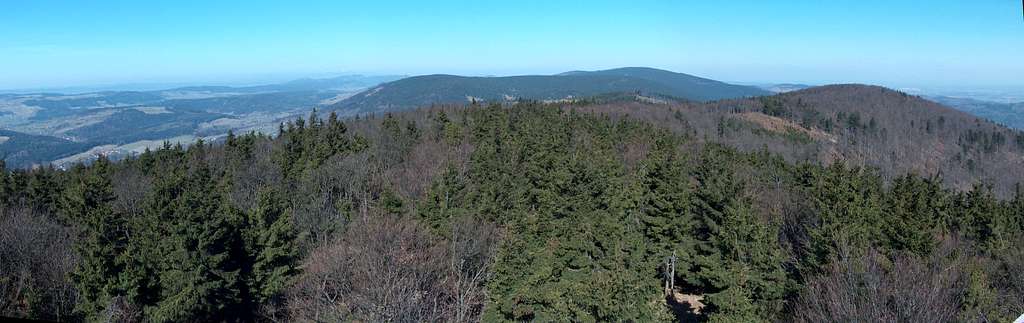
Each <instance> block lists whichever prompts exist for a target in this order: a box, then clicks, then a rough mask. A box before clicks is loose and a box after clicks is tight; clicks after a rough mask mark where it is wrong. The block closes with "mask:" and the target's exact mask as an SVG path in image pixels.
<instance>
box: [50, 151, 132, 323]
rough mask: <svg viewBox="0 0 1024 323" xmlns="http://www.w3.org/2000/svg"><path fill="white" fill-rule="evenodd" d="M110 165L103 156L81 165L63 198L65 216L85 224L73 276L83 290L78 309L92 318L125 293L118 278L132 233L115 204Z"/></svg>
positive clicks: (77, 168) (77, 248)
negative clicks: (123, 255)
mask: <svg viewBox="0 0 1024 323" xmlns="http://www.w3.org/2000/svg"><path fill="white" fill-rule="evenodd" d="M110 168H111V165H110V162H109V161H108V160H107V158H106V157H103V156H100V158H99V159H98V160H97V161H96V162H95V163H94V164H93V165H92V166H91V167H90V168H88V169H86V168H85V167H84V166H81V165H79V166H77V167H76V170H75V176H74V177H73V178H72V180H71V182H70V183H69V185H68V187H67V188H66V189H65V191H64V193H63V194H62V195H61V199H60V210H61V213H62V214H63V217H64V218H65V219H67V220H68V221H72V222H74V223H77V224H78V225H79V227H80V228H81V233H80V234H81V236H80V238H79V241H78V243H77V244H76V246H75V249H76V251H77V253H78V255H79V257H80V261H79V262H78V265H77V266H76V268H75V271H74V272H73V273H72V280H73V281H74V282H75V287H76V289H77V290H78V293H79V302H78V304H77V306H76V310H77V311H78V312H80V313H82V314H83V315H84V316H85V317H86V318H87V319H89V320H97V319H99V317H98V316H97V315H99V314H100V313H101V312H102V311H103V310H104V309H105V308H106V307H107V306H108V305H109V304H110V302H111V300H112V298H113V297H115V296H117V295H121V294H122V293H123V291H122V290H121V289H120V286H119V282H118V281H119V279H120V274H121V271H122V269H123V267H124V264H123V263H122V262H121V259H120V258H121V255H122V254H123V253H124V250H125V248H126V244H127V239H128V237H127V232H126V229H127V228H126V221H125V218H124V217H123V216H122V215H121V214H117V213H116V212H114V209H113V208H112V207H111V203H112V202H113V201H114V199H115V196H114V192H113V185H112V184H111V182H110V178H109V177H110Z"/></svg>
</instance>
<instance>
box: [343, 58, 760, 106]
mask: <svg viewBox="0 0 1024 323" xmlns="http://www.w3.org/2000/svg"><path fill="white" fill-rule="evenodd" d="M614 92H631V93H632V92H641V93H645V94H648V95H654V96H668V97H669V98H675V99H683V100H693V101H707V100H717V99H724V98H740V97H746V96H757V95H766V94H768V92H766V91H764V90H761V89H758V88H755V87H750V86H741V85H732V84H727V83H723V82H719V81H714V80H709V79H704V78H699V77H695V76H692V75H687V74H682V73H674V72H669V71H664V70H658V69H653V68H639V67H632V68H619V69H612V70H604V71H594V72H567V73H562V74H558V75H531V76H509V77H465V76H455V75H425V76H416V77H410V78H406V79H402V80H398V81H394V82H390V83H384V84H381V85H379V86H376V87H373V88H370V89H368V90H366V91H364V92H362V93H359V94H357V95H355V96H352V97H350V98H348V99H346V100H343V101H341V102H339V103H337V104H335V105H334V106H332V107H331V108H332V109H337V110H344V111H357V112H363V113H366V112H383V111H397V110H408V109H412V108H417V107H423V106H429V105H431V104H468V103H470V102H472V101H474V100H475V101H487V102H507V101H515V100H519V99H530V100H549V101H558V100H573V99H581V98H587V97H591V96H595V95H600V94H605V93H614Z"/></svg>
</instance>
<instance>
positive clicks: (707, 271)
mask: <svg viewBox="0 0 1024 323" xmlns="http://www.w3.org/2000/svg"><path fill="white" fill-rule="evenodd" d="M738 158H739V156H738V155H737V154H736V153H734V152H732V151H730V150H728V149H725V148H722V147H718V146H713V145H712V146H709V147H708V148H705V150H704V151H703V152H702V155H701V160H700V161H699V163H698V165H697V166H696V169H695V171H694V178H695V179H696V180H697V185H698V186H697V189H696V190H695V192H694V198H693V203H694V205H693V211H694V217H695V220H696V222H697V225H696V230H695V231H694V236H695V238H696V240H697V241H696V244H697V250H696V257H695V259H694V262H695V264H694V271H693V272H692V273H691V274H692V275H690V277H688V278H689V279H688V282H690V283H691V284H692V285H693V286H696V287H697V288H698V289H700V291H702V292H703V293H704V294H705V295H706V304H707V308H706V309H705V312H704V314H705V315H707V316H708V319H709V320H711V321H717V322H750V321H770V320H772V319H773V317H772V316H771V315H774V314H775V313H778V312H779V311H780V310H781V306H782V300H783V297H784V296H785V295H786V293H787V287H788V278H787V276H786V272H785V271H784V270H783V268H782V262H783V254H782V250H781V249H780V247H779V244H778V240H777V236H778V229H777V228H776V227H775V226H774V225H772V224H769V223H764V222H762V220H760V219H758V218H757V217H755V215H754V212H753V210H752V209H751V207H750V202H749V201H747V199H746V198H745V197H744V194H745V193H744V188H743V185H742V182H741V181H739V180H737V178H736V175H735V172H734V171H733V170H732V169H731V168H730V167H732V165H735V164H736V163H737V159H738Z"/></svg>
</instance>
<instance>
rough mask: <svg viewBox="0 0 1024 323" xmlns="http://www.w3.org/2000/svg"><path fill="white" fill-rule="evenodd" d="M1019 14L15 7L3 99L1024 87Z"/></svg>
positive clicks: (467, 5) (424, 6)
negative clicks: (65, 90) (467, 89)
mask: <svg viewBox="0 0 1024 323" xmlns="http://www.w3.org/2000/svg"><path fill="white" fill-rule="evenodd" d="M1019 5H1020V4H1019V3H1016V2H1012V1H1010V2H996V1H985V2H972V3H962V2H957V1H933V2H930V3H928V5H927V6H924V5H921V4H918V3H913V2H889V1H834V2H828V3H819V2H813V1H794V2H785V3H769V2H763V1H737V2H730V3H726V4H719V3H715V4H707V3H696V2H688V1H640V2H632V3H629V4H623V3H616V2H610V1H589V2H560V1H559V2H550V1H549V2H540V1H526V2H518V3H516V4H515V5H509V4H498V3H478V2H469V1H441V2H431V3H420V2H414V1H399V2H397V3H396V2H391V3H386V4H384V3H355V4H350V3H334V2H326V1H325V2H314V3H304V4H301V5H298V4H292V3H277V2H272V1H247V2H244V3H240V2H235V3H228V2H217V3H209V2H198V1H195V2H193V1H174V2H163V3H152V2H146V3H130V4H123V3H117V2H113V1H100V2H90V3H65V2H57V1H31V2H15V3H10V4H8V5H7V8H6V10H4V11H3V12H0V29H2V30H5V31H7V32H8V34H7V35H5V37H3V39H0V70H3V71H5V77H3V78H0V89H7V90H10V89H33V88H62V87H80V86H91V85H97V84H142V83H189V84H195V83H210V82H216V81H218V80H221V81H235V82H238V81H245V80H248V81H253V80H255V79H258V77H254V76H259V75H263V76H266V75H277V76H281V75H292V76H296V78H297V77H301V76H303V75H316V74H318V73H338V72H342V73H361V74H405V75H418V74H433V73H446V74H469V75H514V74H551V73H557V72H561V71H567V70H598V69H606V68H614V67H623V66H651V67H657V68H663V69H668V70H672V71H676V72H681V73H687V74H693V75H698V76H702V77H707V78H712V79H716V80H723V81H729V82H761V83H809V84H826V83H867V84H879V85H886V86H891V87H920V88H927V87H962V88H965V89H986V88H1024V80H1021V79H1020V78H1019V75H1024V62H1022V60H1020V59H1019V57H1018V56H1019V53H1022V52H1024V42H1021V41H1020V35H1021V34H1024V24H1022V23H1021V16H1020V7H1019Z"/></svg>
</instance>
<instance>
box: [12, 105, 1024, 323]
mask: <svg viewBox="0 0 1024 323" xmlns="http://www.w3.org/2000/svg"><path fill="white" fill-rule="evenodd" d="M764 105H765V106H766V107H768V109H769V111H766V112H767V113H771V114H773V115H779V116H787V114H786V113H788V112H786V111H787V110H786V108H785V107H786V106H785V105H779V104H777V103H775V102H764ZM661 108H664V109H669V107H668V106H662V107H661ZM604 112H605V111H604V110H602V109H599V108H595V107H594V106H581V105H565V106H556V105H550V104H540V103H520V104H516V105H513V106H488V107H480V106H471V107H468V108H460V109H455V108H432V109H425V110H419V111H414V112H409V113H402V114H395V115H392V114H387V115H384V116H380V115H377V116H362V117H359V118H354V119H349V120H339V119H338V118H336V117H334V116H333V115H331V116H329V117H328V118H326V119H321V118H319V117H318V116H316V115H315V114H313V115H311V116H310V117H308V118H305V119H299V120H296V121H294V122H290V123H288V124H284V125H282V126H281V129H280V130H281V131H280V134H278V135H277V136H275V137H267V136H264V135H260V134H247V135H241V136H235V135H234V134H232V135H229V136H228V138H227V139H226V140H225V141H224V142H223V143H221V144H215V145H210V144H207V143H203V142H199V143H196V144H193V145H191V146H190V147H188V148H183V147H180V146H174V147H172V146H169V145H167V146H166V147H164V149H160V150H157V151H152V152H146V153H145V154H142V155H140V156H137V157H134V158H130V159H127V160H124V161H120V162H111V161H108V160H106V159H103V158H101V159H99V160H98V161H97V162H95V163H92V164H91V165H88V166H78V167H75V168H73V169H71V170H68V171H57V170H53V169H47V168H39V169H35V170H31V171H5V172H3V176H2V178H0V180H2V182H0V197H2V199H0V201H2V203H3V207H2V213H0V221H2V224H0V315H4V316H15V317H32V318H43V319H58V320H85V321H106V320H116V321H139V320H143V321H161V322H167V321H254V320H258V321H276V320H298V321H336V320H354V321H373V322H377V321H476V320H482V321H523V320H527V321H529V320H533V321H564V320H570V321H672V320H698V321H716V322H752V321H775V320H784V321H813V322H817V321H876V320H879V321H936V322H937V321H1000V320H1007V319H1012V317H1014V316H1015V315H1019V313H1021V312H1022V311H1024V281H1022V280H1021V277H1024V255H1022V254H1021V248H1020V246H1021V245H1022V244H1024V190H1022V189H1018V190H1016V194H1013V196H1011V197H1010V198H1000V197H997V195H996V194H993V192H992V189H991V188H990V187H988V186H985V185H984V184H978V185H977V186H976V187H973V188H970V189H965V190H956V189H952V188H949V186H947V185H944V184H943V181H944V179H943V178H942V177H940V176H938V175H936V174H923V175H925V176H924V177H922V176H919V175H915V174H912V173H911V174H903V175H900V176H897V177H892V178H889V177H886V176H882V175H881V174H880V171H879V170H877V169H873V168H869V167H862V166H854V165H847V164H846V163H844V162H843V161H842V160H838V161H835V162H834V163H831V164H829V165H823V164H821V163H818V162H817V161H808V162H794V161H793V160H792V158H784V157H783V156H780V155H778V154H775V153H770V152H768V151H766V150H737V149H735V148H733V147H730V146H729V145H723V144H720V143H716V142H717V141H718V140H714V139H709V137H708V136H703V135H700V134H695V133H694V132H693V131H692V129H689V128H685V127H680V128H673V127H660V126H654V125H655V124H658V123H657V122H654V123H652V122H649V121H643V120H644V119H645V116H642V115H639V116H637V115H634V116H623V115H621V114H616V116H615V117H612V116H610V115H608V114H605V113H604ZM674 113H675V115H682V113H683V112H680V111H679V110H676V111H674ZM669 115H672V114H669ZM789 117H794V116H789ZM794 118H795V117H794ZM858 118H861V117H858ZM848 119H850V117H847V116H845V115H844V120H848ZM675 120H676V121H675V122H684V121H685V120H686V119H685V117H678V118H676V119H675ZM860 120H861V121H863V119H860ZM870 124H871V121H870V119H868V121H866V123H864V122H858V123H856V125H855V124H854V123H848V125H849V126H850V127H854V126H858V127H859V126H860V125H866V126H864V127H866V128H864V129H870V128H871V126H870ZM876 127H877V126H876ZM723 141H724V140H723ZM724 142H727V141H724ZM934 291H939V292H934Z"/></svg>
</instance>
